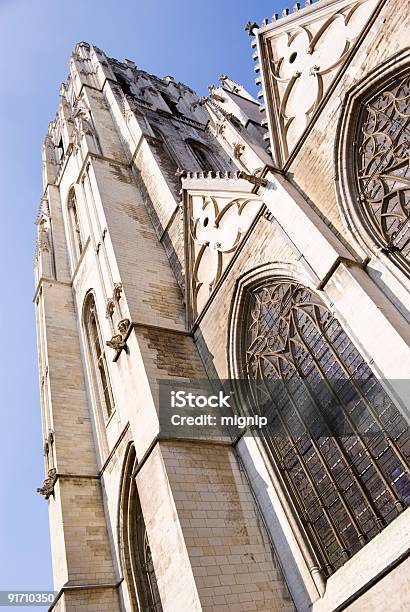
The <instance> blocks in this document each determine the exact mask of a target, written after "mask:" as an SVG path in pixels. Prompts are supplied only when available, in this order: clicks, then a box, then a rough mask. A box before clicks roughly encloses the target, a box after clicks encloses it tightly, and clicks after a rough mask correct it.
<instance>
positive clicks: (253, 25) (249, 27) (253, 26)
mask: <svg viewBox="0 0 410 612" xmlns="http://www.w3.org/2000/svg"><path fill="white" fill-rule="evenodd" d="M258 28H259V26H258V24H257V23H256V21H248V23H247V24H246V26H245V32H248V34H249V36H254V33H253V31H254V30H257V29H258Z"/></svg>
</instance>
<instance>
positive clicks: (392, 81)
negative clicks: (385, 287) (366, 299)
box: [335, 49, 410, 277]
mask: <svg viewBox="0 0 410 612" xmlns="http://www.w3.org/2000/svg"><path fill="white" fill-rule="evenodd" d="M342 108H343V111H342V113H341V116H340V120H339V124H338V129H337V138H336V146H335V164H336V167H337V177H336V193H337V199H338V206H339V211H340V215H341V218H342V220H343V222H344V223H345V225H346V227H347V229H348V231H349V233H350V234H351V236H352V237H353V239H354V240H355V242H356V243H357V244H358V245H359V247H361V248H362V249H364V251H365V252H366V253H367V254H369V253H373V254H375V255H376V256H377V257H380V253H382V256H383V259H384V261H385V263H386V264H387V266H388V267H389V268H391V270H392V271H394V272H397V271H398V270H400V271H401V272H402V273H404V274H405V275H406V276H407V277H408V276H410V144H409V142H410V139H409V135H410V51H409V50H408V49H406V50H405V51H402V52H400V53H398V54H396V55H394V56H392V57H391V58H389V59H388V60H387V61H386V62H384V63H383V64H381V65H380V66H377V68H375V69H374V70H373V71H372V72H370V73H369V74H368V75H367V76H366V77H365V78H364V79H361V80H360V81H359V82H358V83H356V84H355V86H354V87H353V88H352V89H351V90H350V91H349V92H348V94H347V95H346V98H345V101H344V104H343V106H342Z"/></svg>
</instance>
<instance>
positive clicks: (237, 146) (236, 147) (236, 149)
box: [232, 142, 245, 159]
mask: <svg viewBox="0 0 410 612" xmlns="http://www.w3.org/2000/svg"><path fill="white" fill-rule="evenodd" d="M232 144H233V156H234V158H235V159H241V157H242V155H243V153H244V151H245V145H243V144H242V143H240V142H234V143H232Z"/></svg>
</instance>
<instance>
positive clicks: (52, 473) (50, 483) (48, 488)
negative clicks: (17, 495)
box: [37, 468, 57, 499]
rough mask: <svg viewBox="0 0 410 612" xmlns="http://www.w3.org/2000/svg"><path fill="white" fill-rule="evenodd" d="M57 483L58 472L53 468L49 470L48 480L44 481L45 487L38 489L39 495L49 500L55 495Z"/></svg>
mask: <svg viewBox="0 0 410 612" xmlns="http://www.w3.org/2000/svg"><path fill="white" fill-rule="evenodd" d="M56 481H57V470H56V469H55V468H51V469H50V470H48V473H47V478H45V479H44V482H43V486H42V487H38V489H37V493H40V494H41V495H44V497H45V498H46V499H48V498H49V497H50V496H51V495H53V493H54V485H55V483H56Z"/></svg>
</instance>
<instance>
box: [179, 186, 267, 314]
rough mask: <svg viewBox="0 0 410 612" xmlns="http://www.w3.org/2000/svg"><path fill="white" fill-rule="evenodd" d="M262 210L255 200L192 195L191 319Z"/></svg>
mask: <svg viewBox="0 0 410 612" xmlns="http://www.w3.org/2000/svg"><path fill="white" fill-rule="evenodd" d="M260 207H261V200H260V199H258V198H257V197H256V196H253V195H251V194H247V195H246V196H241V197H236V198H234V199H233V198H232V194H229V195H228V194H227V195H226V196H223V195H221V196H218V197H213V196H210V195H199V194H198V195H196V194H195V195H192V196H191V197H190V201H189V209H190V212H189V215H190V218H191V221H190V236H191V247H190V253H191V264H190V266H191V283H192V290H191V291H192V293H191V295H192V302H193V304H192V305H193V315H194V317H196V315H197V314H199V312H200V311H201V310H202V308H203V307H204V305H205V304H206V302H207V300H208V298H209V297H210V295H211V293H212V292H213V290H214V289H215V286H216V284H217V283H218V281H219V279H220V278H221V276H222V273H223V272H224V270H225V269H226V268H227V266H228V265H229V262H230V261H231V259H232V257H233V256H234V255H235V252H236V251H237V249H238V247H239V246H240V244H241V242H242V239H243V237H244V235H245V234H246V232H247V231H248V229H249V227H250V226H251V224H252V222H253V220H254V219H255V216H256V214H257V213H258V211H259V209H260Z"/></svg>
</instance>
